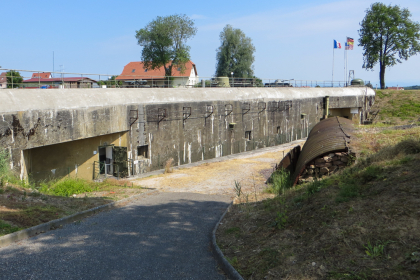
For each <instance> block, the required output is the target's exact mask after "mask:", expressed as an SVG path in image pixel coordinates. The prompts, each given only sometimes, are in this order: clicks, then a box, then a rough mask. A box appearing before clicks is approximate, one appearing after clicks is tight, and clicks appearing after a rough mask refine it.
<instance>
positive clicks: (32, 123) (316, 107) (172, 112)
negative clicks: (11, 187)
mask: <svg viewBox="0 0 420 280" xmlns="http://www.w3.org/2000/svg"><path fill="white" fill-rule="evenodd" d="M326 96H330V108H337V109H338V110H336V112H335V113H337V114H347V115H346V117H349V118H354V117H355V116H356V119H363V116H364V114H365V112H366V110H367V108H368V106H369V105H371V102H372V100H373V97H374V91H373V90H371V89H368V88H193V89H182V88H178V89H155V88H151V89H60V90H45V89H34V90H23V89H13V90H12V89H10V90H9V89H7V90H1V91H0V100H2V102H1V103H0V147H4V148H6V149H8V150H9V152H10V154H11V157H12V162H11V166H12V167H13V168H14V169H15V170H16V171H17V172H18V173H19V174H21V177H22V178H26V177H28V175H29V174H31V173H33V172H34V170H30V169H27V167H26V166H25V162H32V166H34V165H39V166H40V168H39V170H38V171H40V172H41V173H42V172H44V173H46V174H47V173H49V172H50V173H51V170H53V169H68V168H69V167H70V168H72V169H73V168H74V167H75V166H76V165H78V162H80V161H83V159H84V158H87V157H88V156H89V158H91V157H92V156H93V155H94V151H90V152H89V153H90V154H89V155H86V154H84V153H83V154H77V151H76V150H75V149H72V150H68V151H67V154H72V155H73V156H70V157H69V156H63V157H62V160H61V161H60V162H58V163H57V164H55V163H54V165H53V166H51V165H48V166H46V165H44V164H43V163H41V162H37V159H36V158H33V157H30V154H31V153H30V152H28V151H30V150H31V149H35V148H39V147H43V146H46V147H45V149H46V150H48V151H49V148H48V146H50V145H62V143H65V142H69V141H75V140H79V139H86V138H95V137H99V136H104V135H111V134H115V133H120V134H121V135H125V133H127V141H126V146H124V147H127V151H128V158H129V159H131V160H132V161H130V163H129V165H130V168H131V169H132V170H131V172H130V173H134V174H138V173H143V172H148V171H151V170H157V169H161V168H163V166H164V164H165V162H166V161H167V160H168V159H170V158H173V159H174V162H175V163H176V164H177V165H182V164H185V163H190V162H196V161H200V160H203V159H209V158H215V157H220V156H226V155H230V154H235V153H240V152H243V151H248V150H254V149H258V148H263V147H269V146H274V145H279V144H282V143H288V142H290V141H293V140H296V139H301V138H303V137H306V136H307V135H308V133H309V131H310V130H311V128H312V127H313V126H314V125H315V124H316V123H318V122H319V120H320V119H321V118H322V117H323V116H324V99H325V97H326ZM343 108H344V109H343ZM350 108H353V109H355V110H356V112H357V113H356V114H353V115H350ZM341 109H343V110H341ZM96 140H99V138H98V139H96ZM96 140H95V141H96ZM138 147H143V148H144V149H146V150H147V156H146V157H143V156H141V155H140V154H139V153H138ZM59 149H65V147H64V146H63V147H59ZM98 149H99V148H98ZM85 150H87V149H85ZM90 150H91V148H90ZM50 153H51V152H46V155H44V156H45V159H44V160H45V161H49V162H54V160H53V158H50V157H49V155H48V154H50ZM97 157H98V155H96V160H99V159H98V158H97ZM91 161H92V160H90V161H85V163H84V164H82V165H78V169H80V170H81V169H83V170H84V171H83V173H84V174H87V175H89V169H91V170H92V169H93V167H92V164H91ZM42 168H44V169H45V170H41V169H42ZM87 175H86V176H84V178H86V179H91V178H92V176H87ZM92 175H93V174H92Z"/></svg>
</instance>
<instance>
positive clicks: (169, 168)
mask: <svg viewBox="0 0 420 280" xmlns="http://www.w3.org/2000/svg"><path fill="white" fill-rule="evenodd" d="M173 163H174V159H173V158H170V159H168V160H167V161H166V163H165V173H172V172H174V170H173V168H172V164H173Z"/></svg>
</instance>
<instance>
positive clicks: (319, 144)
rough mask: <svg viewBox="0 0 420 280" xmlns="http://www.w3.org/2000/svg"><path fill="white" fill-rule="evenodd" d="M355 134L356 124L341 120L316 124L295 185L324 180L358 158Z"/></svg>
mask: <svg viewBox="0 0 420 280" xmlns="http://www.w3.org/2000/svg"><path fill="white" fill-rule="evenodd" d="M353 131H354V127H353V123H352V121H351V120H348V119H346V118H341V117H334V118H327V119H324V120H322V121H321V122H319V123H318V124H317V125H315V126H314V128H313V129H312V130H311V133H309V136H308V139H307V140H306V143H305V145H304V146H303V148H302V151H301V152H300V155H299V158H298V160H297V163H296V166H295V168H294V172H293V175H292V180H293V182H294V184H297V183H298V182H300V181H310V180H313V179H314V178H321V177H322V176H325V175H329V174H332V173H334V172H336V171H338V170H339V169H342V168H344V167H345V166H347V165H348V164H349V162H351V158H352V157H354V155H355V154H354V151H352V150H351V143H350V141H351V137H352V136H353Z"/></svg>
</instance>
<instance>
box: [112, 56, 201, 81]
mask: <svg viewBox="0 0 420 280" xmlns="http://www.w3.org/2000/svg"><path fill="white" fill-rule="evenodd" d="M185 68H186V69H185V70H184V72H183V73H181V69H180V68H176V67H173V68H172V77H170V78H169V77H165V68H164V67H160V68H158V69H154V70H152V69H147V68H146V69H145V68H144V64H143V62H142V61H136V62H130V63H128V64H127V65H126V66H124V69H123V71H122V73H121V75H119V76H118V77H117V78H116V80H119V81H123V82H124V84H123V86H124V87H192V86H194V85H195V84H196V83H198V74H197V68H196V66H195V64H194V63H193V62H192V61H191V60H190V61H188V62H187V63H186V64H185Z"/></svg>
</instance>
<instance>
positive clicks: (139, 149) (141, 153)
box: [137, 145, 149, 158]
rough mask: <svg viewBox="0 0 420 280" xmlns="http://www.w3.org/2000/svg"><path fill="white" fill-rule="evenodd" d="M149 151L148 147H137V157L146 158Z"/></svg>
mask: <svg viewBox="0 0 420 280" xmlns="http://www.w3.org/2000/svg"><path fill="white" fill-rule="evenodd" d="M148 150H149V145H144V146H138V147H137V156H138V157H139V158H148V157H147V156H148V155H147V152H148Z"/></svg>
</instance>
